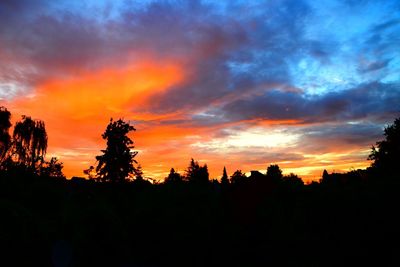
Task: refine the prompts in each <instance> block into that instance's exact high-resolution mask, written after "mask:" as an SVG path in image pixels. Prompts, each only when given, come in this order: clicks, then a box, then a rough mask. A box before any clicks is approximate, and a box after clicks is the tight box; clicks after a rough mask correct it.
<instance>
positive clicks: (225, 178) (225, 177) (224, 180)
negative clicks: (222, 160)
mask: <svg viewBox="0 0 400 267" xmlns="http://www.w3.org/2000/svg"><path fill="white" fill-rule="evenodd" d="M228 184H229V178H228V174H227V173H226V168H225V166H224V170H223V171H222V178H221V185H223V186H226V185H228Z"/></svg>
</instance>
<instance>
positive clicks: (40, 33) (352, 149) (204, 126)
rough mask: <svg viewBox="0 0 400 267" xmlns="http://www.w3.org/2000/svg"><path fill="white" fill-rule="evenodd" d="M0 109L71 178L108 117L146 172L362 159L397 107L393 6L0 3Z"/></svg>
mask: <svg viewBox="0 0 400 267" xmlns="http://www.w3.org/2000/svg"><path fill="white" fill-rule="evenodd" d="M0 105H2V106H5V107H7V108H8V110H10V112H11V113H12V114H13V121H16V120H19V119H20V116H21V115H29V116H32V117H33V118H34V119H40V120H43V121H45V123H46V129H47V132H48V135H49V144H48V146H49V148H48V152H47V157H52V156H55V157H57V158H59V160H60V161H62V162H63V163H64V172H65V174H66V175H67V176H68V177H71V176H83V175H84V174H83V170H84V169H88V167H89V166H91V165H96V160H95V156H96V155H100V154H101V152H100V150H101V149H103V148H105V141H104V140H102V138H101V134H102V133H103V132H104V130H105V128H106V126H107V124H108V122H109V120H110V118H114V119H118V118H123V119H124V120H126V121H130V122H131V124H133V125H134V126H135V128H136V131H135V132H134V133H133V134H132V135H130V137H131V138H132V139H133V140H134V142H135V150H137V151H138V152H139V153H138V156H137V157H136V159H137V160H138V162H139V163H140V164H141V165H142V167H143V170H144V174H145V176H147V177H153V178H156V179H163V178H164V177H165V176H167V174H168V172H169V170H170V168H171V167H174V168H175V169H176V170H177V171H179V172H181V173H183V172H184V170H185V169H186V167H187V166H188V164H189V161H190V159H191V158H194V159H195V160H198V161H199V163H200V164H207V165H208V167H209V170H210V175H211V177H212V178H219V177H220V176H221V175H222V169H223V167H224V166H226V168H227V170H228V173H229V174H232V173H233V172H234V171H235V170H237V169H241V170H242V171H244V172H249V171H250V170H260V171H261V172H265V170H266V168H267V167H268V166H269V165H270V164H279V166H280V167H281V168H282V169H283V171H284V173H290V172H294V173H296V174H298V175H300V176H301V177H303V178H304V179H305V180H306V181H307V180H308V181H310V180H318V179H319V178H320V177H321V174H322V171H323V170H324V169H327V170H328V171H330V172H331V171H336V172H344V171H349V170H352V169H357V168H365V167H367V166H368V165H369V164H370V162H369V161H368V160H367V157H368V154H369V152H370V150H371V146H372V145H373V144H374V143H375V142H376V141H378V140H380V139H382V133H383V129H384V127H385V126H386V125H388V124H389V123H391V122H393V120H394V119H395V118H396V117H399V115H400V2H399V1H397V0H382V1H377V0H374V1H372V0H371V1H368V0H358V1H356V0H348V1H344V0H341V1H339V0H329V1H328V0H326V1H313V0H309V1H306V0H281V1H278V0H270V1H197V0H190V1H150V0H148V1H128V0H125V1H115V0H112V1H111V0H110V1H106V0H103V1H98V0H90V1H72V0H71V1H50V0H48V1H47V0H37V1H29V0H1V1H0Z"/></svg>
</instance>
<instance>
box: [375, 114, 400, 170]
mask: <svg viewBox="0 0 400 267" xmlns="http://www.w3.org/2000/svg"><path fill="white" fill-rule="evenodd" d="M384 136H385V139H384V140H382V141H379V142H377V143H376V147H375V146H372V151H371V154H370V155H369V157H368V159H370V160H373V163H372V164H371V167H372V168H374V169H377V170H379V171H381V172H384V173H389V174H394V173H395V172H396V170H397V169H398V165H399V162H400V118H397V119H396V120H395V121H394V123H393V124H391V125H389V126H388V127H386V128H385V131H384Z"/></svg>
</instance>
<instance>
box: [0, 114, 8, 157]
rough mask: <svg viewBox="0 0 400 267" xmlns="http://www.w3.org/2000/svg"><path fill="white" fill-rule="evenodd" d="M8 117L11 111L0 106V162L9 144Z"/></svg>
mask: <svg viewBox="0 0 400 267" xmlns="http://www.w3.org/2000/svg"><path fill="white" fill-rule="evenodd" d="M10 118H11V113H10V112H9V111H8V110H7V109H6V108H5V107H0V164H1V163H2V162H3V160H4V158H5V157H6V154H7V151H8V149H9V148H10V145H11V136H10V133H9V130H10V127H11V121H10Z"/></svg>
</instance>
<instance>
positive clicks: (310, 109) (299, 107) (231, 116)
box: [203, 82, 400, 123]
mask: <svg viewBox="0 0 400 267" xmlns="http://www.w3.org/2000/svg"><path fill="white" fill-rule="evenodd" d="M398 103H400V86H399V84H383V83H377V82H375V83H369V84H362V85H360V86H358V87H356V88H352V89H348V90H343V91H339V92H332V93H327V94H324V95H322V96H314V97H310V96H305V95H303V94H300V93H294V92H283V91H278V90H272V91H268V92H266V93H265V94H264V95H262V96H254V97H251V98H246V99H239V100H236V101H233V102H230V103H228V104H226V105H224V106H222V107H221V108H219V109H216V110H212V111H210V114H212V115H213V116H209V117H207V118H208V121H209V122H210V123H213V120H214V118H219V119H220V120H223V121H230V122H234V121H242V120H244V121H246V120H257V119H263V120H264V119H265V120H297V121H299V123H316V122H327V121H348V120H357V119H362V118H366V117H368V116H378V115H382V114H386V116H387V118H392V117H394V116H395V115H396V114H398V113H399V112H400V108H399V106H398ZM207 118H206V117H203V123H204V122H205V121H207Z"/></svg>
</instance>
